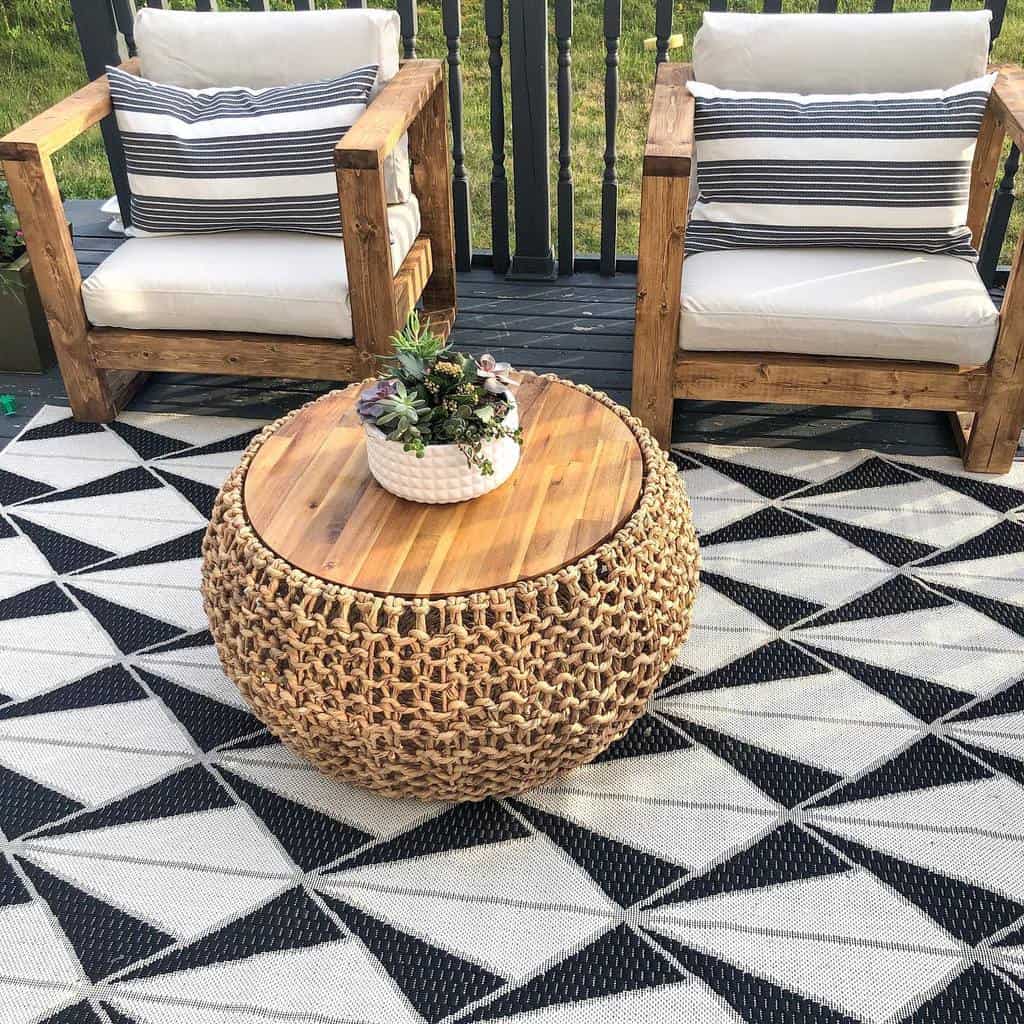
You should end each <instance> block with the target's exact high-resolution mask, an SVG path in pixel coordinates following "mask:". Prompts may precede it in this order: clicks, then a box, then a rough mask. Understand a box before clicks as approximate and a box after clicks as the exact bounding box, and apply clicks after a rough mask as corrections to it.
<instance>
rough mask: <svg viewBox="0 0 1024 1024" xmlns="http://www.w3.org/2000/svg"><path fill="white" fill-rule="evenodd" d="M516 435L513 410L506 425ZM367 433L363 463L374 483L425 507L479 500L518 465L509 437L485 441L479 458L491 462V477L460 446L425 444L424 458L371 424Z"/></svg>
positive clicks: (516, 448) (516, 417)
mask: <svg viewBox="0 0 1024 1024" xmlns="http://www.w3.org/2000/svg"><path fill="white" fill-rule="evenodd" d="M504 423H505V426H507V427H509V428H510V429H512V430H514V429H515V428H516V427H518V426H519V410H518V409H517V408H516V407H515V405H513V406H512V408H511V409H510V410H509V413H508V415H507V416H506V417H505V420H504ZM363 430H364V431H365V432H366V460H367V462H368V463H369V465H370V472H371V473H372V474H373V476H374V479H375V480H376V481H377V483H379V484H380V485H381V487H383V488H384V490H386V491H390V492H391V493H392V494H397V495H398V497H399V498H406V499H408V500H409V501H421V502H424V503H425V504H429V505H444V504H447V503H449V502H453V501H468V500H469V499H470V498H479V497H480V495H481V494H487V492H488V491H493V490H494V489H495V488H496V487H500V486H501V485H502V484H503V483H504V482H505V481H506V480H507V479H508V478H509V477H510V476H511V475H512V473H513V471H514V470H515V468H516V466H517V465H518V463H519V445H518V444H517V443H516V442H515V441H513V440H512V438H510V437H502V438H499V439H498V440H496V441H489V442H488V443H487V444H485V445H484V446H483V450H482V452H483V455H484V456H485V457H486V458H488V459H490V460H491V465H492V466H493V467H494V473H493V474H491V475H490V476H484V475H483V473H481V472H480V470H479V469H477V468H476V466H470V465H469V464H468V463H467V461H466V456H465V455H463V453H462V452H461V451H460V450H459V448H458V445H454V444H436V445H428V446H427V448H426V449H425V450H424V453H423V457H422V458H417V457H416V455H415V453H414V452H407V451H404V450H403V448H402V445H401V442H399V441H389V440H388V439H387V438H386V437H385V436H384V434H383V433H382V432H381V431H380V430H378V429H377V428H376V427H375V426H373V425H372V424H369V423H364V424H363Z"/></svg>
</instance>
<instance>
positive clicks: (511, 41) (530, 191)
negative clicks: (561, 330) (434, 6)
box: [508, 0, 557, 280]
mask: <svg viewBox="0 0 1024 1024" xmlns="http://www.w3.org/2000/svg"><path fill="white" fill-rule="evenodd" d="M508 50H509V61H510V63H511V73H512V75H511V77H512V165H513V170H514V176H515V185H516V204H515V205H516V251H515V255H514V256H513V257H512V266H511V268H510V269H509V272H508V273H509V277H514V278H526V279H533V280H554V279H555V277H557V272H556V267H555V258H554V253H553V252H552V249H551V198H550V194H549V188H550V177H549V173H550V172H549V170H548V167H549V161H550V150H549V142H548V7H547V3H545V2H544V0H509V5H508Z"/></svg>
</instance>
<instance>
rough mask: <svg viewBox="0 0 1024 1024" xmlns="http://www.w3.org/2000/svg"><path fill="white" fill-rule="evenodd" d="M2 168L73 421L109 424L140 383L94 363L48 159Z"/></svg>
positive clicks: (31, 158)
mask: <svg viewBox="0 0 1024 1024" xmlns="http://www.w3.org/2000/svg"><path fill="white" fill-rule="evenodd" d="M3 166H4V173H5V174H6V176H7V183H8V185H9V186H10V190H11V198H12V199H13V200H14V205H15V207H16V208H17V211H18V216H19V217H20V219H21V225H22V228H23V229H24V232H25V246H26V248H27V249H28V255H29V259H30V261H31V263H32V273H33V275H34V276H35V281H36V287H37V288H38V290H39V298H40V301H41V302H42V305H43V309H44V311H45V312H46V322H47V324H48V325H49V327H50V335H51V337H52V338H53V347H54V351H55V352H56V354H57V362H58V364H59V365H60V372H61V376H62V377H63V378H64V389H65V390H66V391H67V395H68V399H69V400H70V402H71V409H72V411H73V413H74V415H75V419H78V420H85V421H87V422H93V423H107V422H109V421H110V420H112V419H114V417H115V416H117V411H118V403H119V402H123V401H125V400H126V398H127V397H128V396H129V395H130V393H131V391H132V390H133V388H134V386H137V384H138V383H139V379H140V377H139V375H138V374H130V375H125V374H122V373H116V372H110V371H104V370H101V369H100V368H99V367H98V366H97V365H96V362H95V360H94V359H93V356H92V352H91V351H90V349H89V338H88V331H89V322H88V320H87V319H86V316H85V307H84V306H83V304H82V277H81V275H80V274H79V272H78V261H77V260H76V258H75V250H74V247H73V245H72V243H71V235H70V233H69V232H68V228H67V221H66V219H65V216H64V207H63V205H62V204H61V199H60V190H59V189H58V188H57V181H56V178H55V177H54V174H53V165H52V164H51V162H50V158H49V157H48V156H45V155H43V154H42V153H36V154H33V155H32V156H29V157H27V158H25V159H23V160H7V161H4V165H3Z"/></svg>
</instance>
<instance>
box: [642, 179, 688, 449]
mask: <svg viewBox="0 0 1024 1024" xmlns="http://www.w3.org/2000/svg"><path fill="white" fill-rule="evenodd" d="M687 190H688V182H687V179H686V178H669V177H656V176H653V175H644V179H643V185H642V190H641V194H640V244H639V248H638V253H637V288H636V328H635V331H634V334H633V397H632V408H633V415H634V416H636V417H637V418H638V419H639V420H640V421H641V422H642V423H643V424H644V426H645V427H647V429H648V430H649V431H650V432H651V433H652V434H653V435H654V438H655V440H656V441H657V442H658V444H660V445H661V446H662V447H663V448H668V446H669V445H670V444H671V443H672V392H673V371H674V369H675V364H676V355H677V353H678V351H679V306H680V291H681V288H680V285H681V281H682V271H683V238H684V233H685V231H686V197H687Z"/></svg>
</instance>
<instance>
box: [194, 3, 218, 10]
mask: <svg viewBox="0 0 1024 1024" xmlns="http://www.w3.org/2000/svg"><path fill="white" fill-rule="evenodd" d="M196 10H197V11H215V10H217V0H196Z"/></svg>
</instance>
